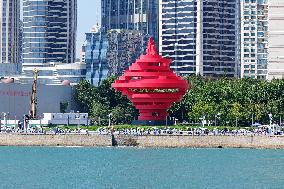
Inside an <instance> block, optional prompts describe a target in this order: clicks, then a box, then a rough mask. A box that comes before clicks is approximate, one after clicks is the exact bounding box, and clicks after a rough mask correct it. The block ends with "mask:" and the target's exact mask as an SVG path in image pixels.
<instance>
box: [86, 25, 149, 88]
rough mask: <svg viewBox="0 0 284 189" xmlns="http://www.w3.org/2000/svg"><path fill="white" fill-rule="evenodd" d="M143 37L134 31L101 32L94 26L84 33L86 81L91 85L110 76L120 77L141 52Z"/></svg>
mask: <svg viewBox="0 0 284 189" xmlns="http://www.w3.org/2000/svg"><path fill="white" fill-rule="evenodd" d="M144 38H145V36H144V35H142V34H141V33H140V32H139V31H136V30H109V31H108V32H103V31H101V29H100V27H99V26H98V25H97V26H94V27H93V28H92V31H91V32H89V33H86V41H85V44H84V46H85V63H86V69H87V73H86V79H87V80H88V81H89V82H90V83H91V84H93V85H95V86H97V85H99V84H100V83H101V82H102V80H104V79H105V78H107V77H108V76H111V75H117V76H119V75H121V74H122V73H123V71H124V70H125V69H127V68H128V67H129V66H130V65H131V64H132V63H133V62H134V61H135V60H136V58H138V57H139V56H140V54H141V53H142V51H143V47H144V46H143V40H144Z"/></svg>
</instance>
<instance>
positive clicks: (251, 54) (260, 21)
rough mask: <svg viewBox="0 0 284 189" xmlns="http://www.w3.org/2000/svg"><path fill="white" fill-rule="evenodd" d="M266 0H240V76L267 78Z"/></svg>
mask: <svg viewBox="0 0 284 189" xmlns="http://www.w3.org/2000/svg"><path fill="white" fill-rule="evenodd" d="M267 65H268V0H241V77H242V78H258V79H267Z"/></svg>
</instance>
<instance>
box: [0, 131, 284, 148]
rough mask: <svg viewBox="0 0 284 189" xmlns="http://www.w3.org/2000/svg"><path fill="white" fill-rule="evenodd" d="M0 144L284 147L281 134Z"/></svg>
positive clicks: (49, 138)
mask: <svg viewBox="0 0 284 189" xmlns="http://www.w3.org/2000/svg"><path fill="white" fill-rule="evenodd" d="M0 146H81V147H108V146H135V147H151V148H157V147H167V148H267V149H284V137H283V136H275V135H218V136H214V135H211V136H210V135H204V136H202V135H201V136H192V135H124V134H120V135H118V134H114V135H111V134H98V133H93V134H35V133H34V134H32V133H31V134H24V133H22V134H19V133H10V134H8V133H3V134H0Z"/></svg>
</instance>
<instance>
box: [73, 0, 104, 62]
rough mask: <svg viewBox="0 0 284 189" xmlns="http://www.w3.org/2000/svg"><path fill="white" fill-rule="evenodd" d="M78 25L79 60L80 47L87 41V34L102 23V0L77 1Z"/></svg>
mask: <svg viewBox="0 0 284 189" xmlns="http://www.w3.org/2000/svg"><path fill="white" fill-rule="evenodd" d="M77 3H78V18H77V19H78V20H77V21H78V23H77V24H78V25H77V47H76V51H77V56H76V57H77V58H79V56H80V47H81V45H82V43H83V42H84V39H85V33H86V32H89V31H90V30H91V28H92V26H93V25H95V24H96V23H100V21H101V20H100V16H101V0H77Z"/></svg>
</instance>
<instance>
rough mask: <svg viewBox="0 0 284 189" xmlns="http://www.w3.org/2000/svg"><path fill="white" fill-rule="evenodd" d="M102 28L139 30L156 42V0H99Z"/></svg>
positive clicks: (106, 29) (157, 10)
mask: <svg viewBox="0 0 284 189" xmlns="http://www.w3.org/2000/svg"><path fill="white" fill-rule="evenodd" d="M101 6H102V9H101V10H102V30H103V31H104V32H107V31H108V30H110V29H127V30H139V31H141V33H143V35H150V36H152V37H153V38H154V40H155V42H156V43H158V24H159V22H158V14H159V13H158V12H159V9H158V0H101Z"/></svg>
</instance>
